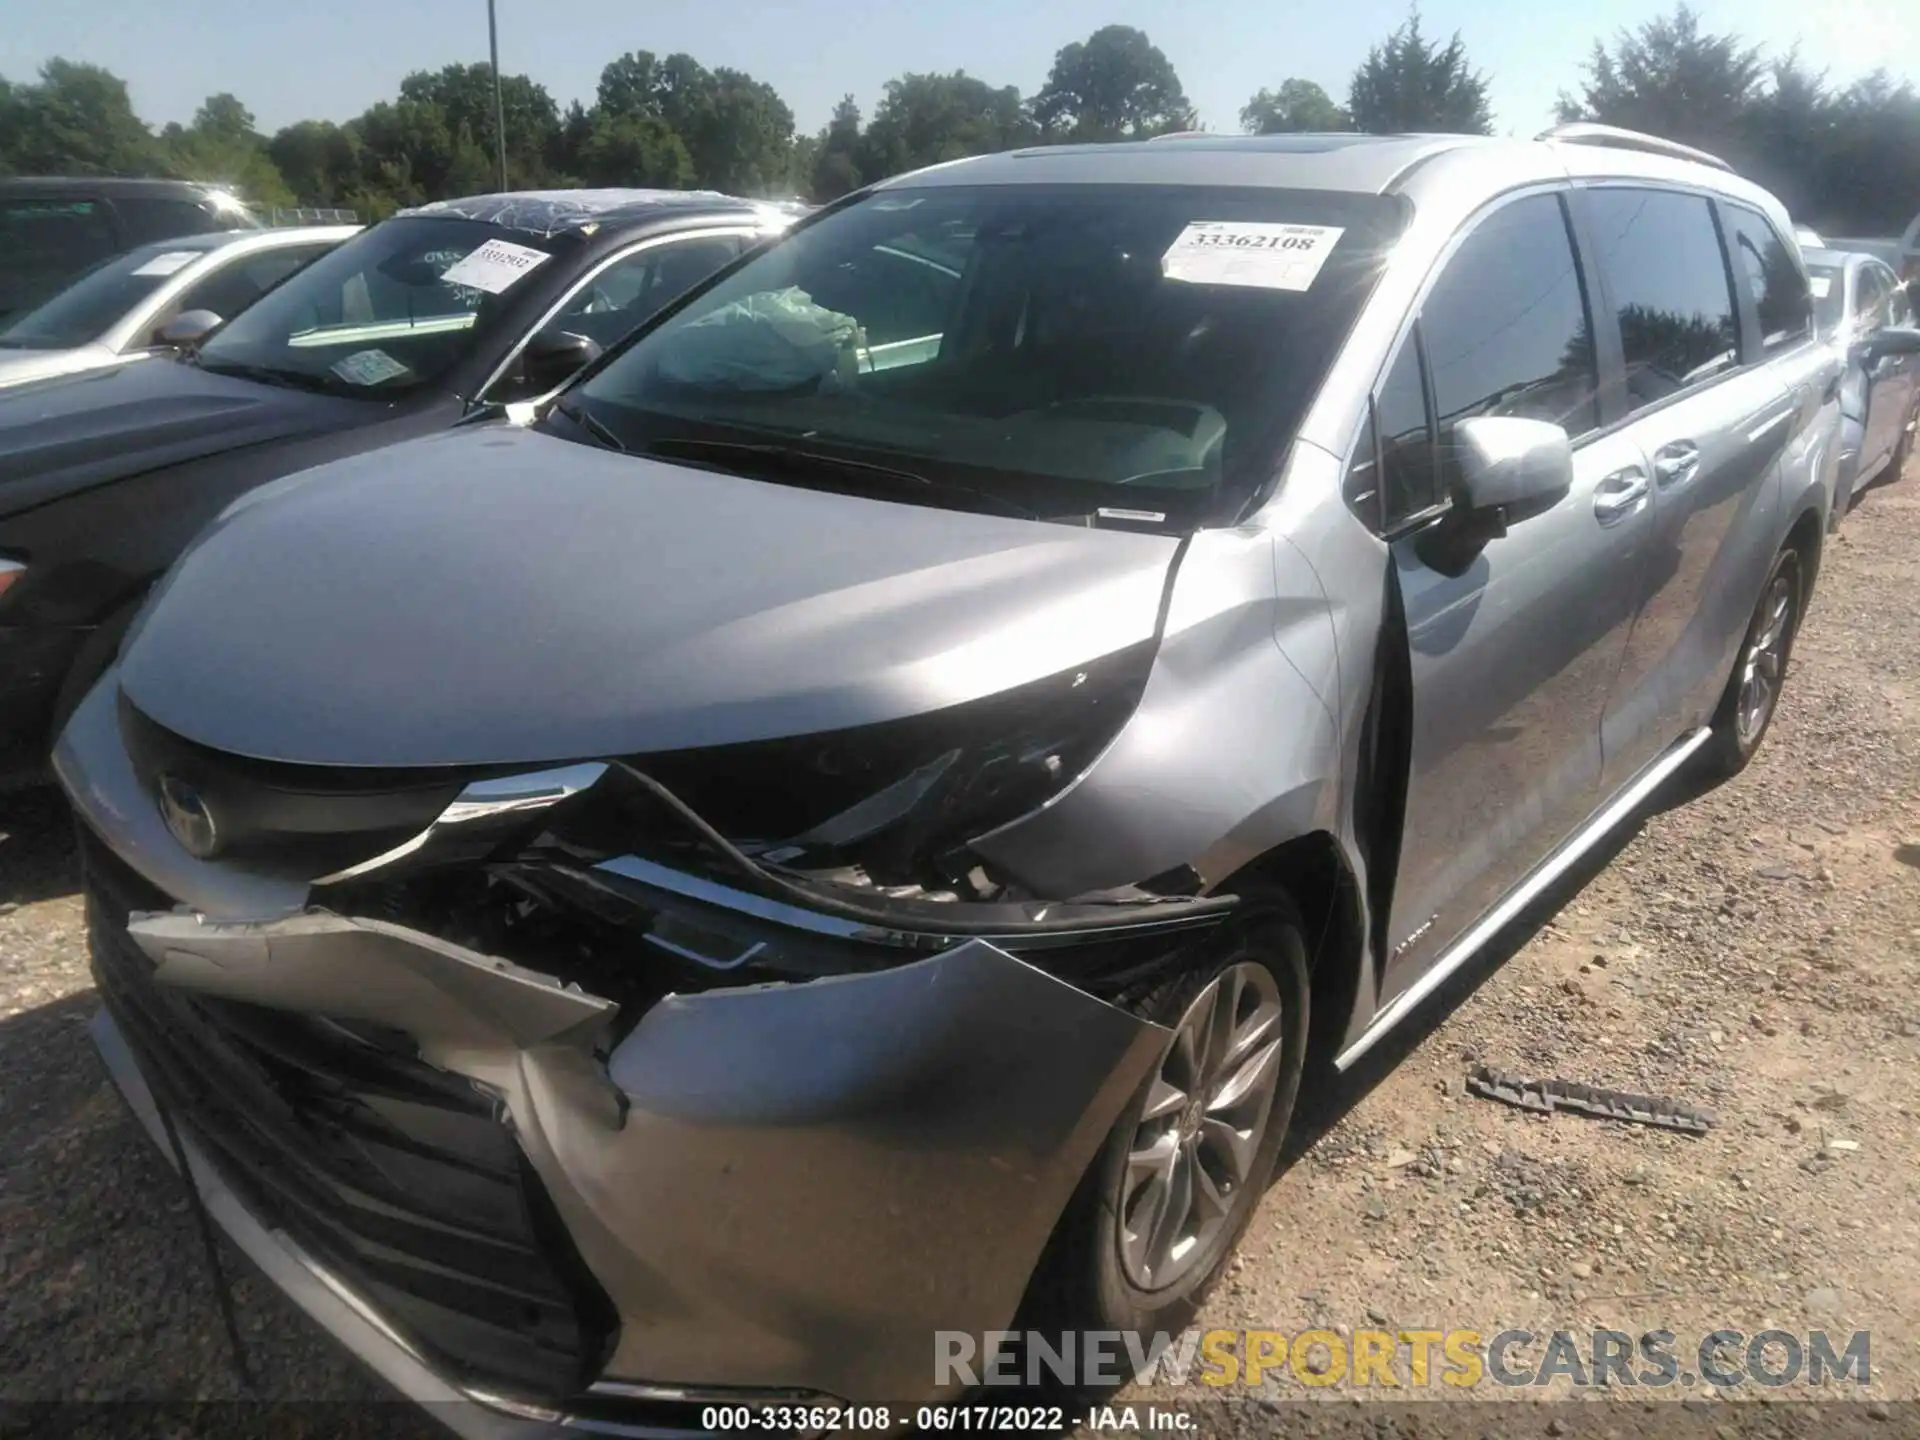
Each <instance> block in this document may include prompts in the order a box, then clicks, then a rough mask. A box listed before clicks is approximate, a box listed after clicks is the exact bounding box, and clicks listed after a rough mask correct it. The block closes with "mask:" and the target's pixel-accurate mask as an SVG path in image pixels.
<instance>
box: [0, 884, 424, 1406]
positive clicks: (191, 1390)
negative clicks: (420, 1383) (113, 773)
mask: <svg viewBox="0 0 1920 1440" xmlns="http://www.w3.org/2000/svg"><path fill="white" fill-rule="evenodd" d="M11 878H12V876H11V874H9V879H11ZM95 1007H96V1002H95V1000H94V997H93V996H92V994H91V993H89V994H85V995H75V996H69V997H68V998H66V999H63V1000H59V1001H56V1002H54V1003H53V1004H50V1005H45V1006H42V1007H41V1008H39V1009H37V1010H30V1011H25V1012H23V1013H21V1014H19V1015H15V1016H12V1017H11V1018H9V1019H7V1020H5V1021H0V1275H3V1276H4V1279H5V1283H4V1284H3V1285H0V1337H3V1338H0V1434H4V1435H6V1436H8V1437H9V1440H10V1437H12V1436H15V1435H20V1434H43V1433H44V1434H47V1435H50V1436H51V1435H59V1436H62V1437H74V1436H92V1435H101V1436H107V1435H113V1436H124V1435H134V1434H142V1435H171V1436H180V1437H187V1436H192V1437H196V1440H197V1437H199V1436H201V1435H206V1436H209V1437H211V1436H215V1435H230V1434H253V1433H259V1434H261V1435H263V1436H264V1435H272V1436H275V1437H283V1436H284V1437H299V1440H304V1437H318V1436H335V1435H353V1436H368V1437H374V1436H379V1437H394V1440H399V1437H406V1440H413V1437H415V1436H418V1437H421V1440H426V1437H429V1436H434V1437H439V1436H443V1435H445V1434H447V1433H448V1432H446V1431H444V1430H442V1429H441V1428H440V1427H439V1426H437V1425H435V1424H433V1423H432V1422H430V1421H428V1420H427V1419H426V1418H425V1417H424V1416H422V1415H421V1413H420V1412H419V1411H418V1410H416V1409H414V1408H413V1407H411V1406H407V1405H402V1404H397V1403H393V1402H394V1401H395V1398H396V1397H395V1396H394V1395H393V1392H391V1391H389V1390H387V1389H385V1388H384V1387H383V1386H381V1385H380V1384H379V1382H378V1381H376V1380H375V1379H373V1378H372V1377H371V1376H369V1375H366V1374H365V1373H364V1372H362V1371H360V1370H359V1369H358V1367H357V1366H356V1365H355V1364H354V1362H353V1361H351V1360H350V1359H349V1358H348V1357H347V1356H346V1355H345V1354H344V1352H342V1351H340V1350H339V1349H337V1348H336V1347H335V1346H334V1345H333V1343H332V1342H331V1341H330V1340H328V1339H327V1338H326V1337H325V1336H324V1335H322V1334H321V1333H320V1332H319V1331H318V1330H317V1329H316V1328H315V1327H314V1326H313V1325H312V1324H311V1322H309V1321H308V1320H307V1319H306V1317H305V1316H304V1315H302V1314H301V1313H300V1312H298V1311H297V1310H295V1309H294V1308H293V1306H292V1305H291V1304H290V1303H289V1302H288V1301H286V1300H284V1299H282V1298H281V1296H280V1294H279V1292H278V1291H277V1290H275V1289H274V1288H273V1287H272V1286H271V1285H270V1284H268V1283H267V1282H266V1281H265V1280H264V1279H263V1278H262V1277H260V1276H259V1275H258V1274H256V1273H254V1272H253V1271H252V1270H251V1267H250V1265H249V1262H248V1261H247V1260H246V1259H245V1258H244V1257H243V1256H242V1255H241V1254H240V1252H239V1251H238V1250H235V1249H234V1248H232V1247H231V1246H227V1245H223V1247H222V1258H221V1263H222V1266H223V1267H224V1270H225V1273H226V1274H227V1276H228V1277H229V1278H230V1280H231V1281H232V1283H233V1286H234V1297H235V1304H236V1309H237V1311H238V1313H239V1318H240V1324H241V1328H242V1332H243V1335H244V1338H245V1343H246V1348H247V1352H248V1358H249V1361H250V1363H251V1365H252V1368H253V1371H254V1374H255V1376H256V1389H255V1393H254V1394H252V1395H249V1394H247V1393H246V1392H244V1391H242V1389H241V1388H240V1386H239V1384H238V1383H237V1381H236V1379H235V1375H234V1371H233V1368H232V1364H231V1360H230V1357H229V1352H228V1349H227V1342H226V1337H225V1333H224V1331H223V1330H222V1328H221V1324H220V1317H219V1310H218V1309H217V1307H216V1301H215V1299H214V1293H213V1290H212V1287H211V1283H210V1280H209V1276H208V1274H207V1270H206V1262H205V1253H204V1251H203V1250H202V1249H201V1244H200V1239H199V1235H198V1232H197V1231H196V1229H195V1228H194V1223H193V1217H192V1215H191V1213H190V1212H189V1210H188V1208H187V1201H186V1195H185V1192H184V1191H183V1190H182V1189H181V1187H180V1183H179V1181H178V1179H177V1178H176V1177H175V1175H174V1173H173V1171H172V1169H171V1168H170V1167H169V1166H168V1165H167V1164H166V1163H165V1161H164V1160H163V1159H162V1158H161V1157H160V1155H159V1153H158V1152H157V1151H156V1150H155V1149H154V1148H153V1147H152V1146H151V1145H150V1144H149V1143H148V1140H147V1137H146V1133H145V1132H144V1131H143V1130H141V1129H140V1127H139V1126H138V1125H137V1124H136V1123H135V1122H134V1120H133V1118H132V1116H131V1115H130V1114H129V1112H128V1111H127V1109H126V1107H125V1105H124V1104H123V1103H122V1101H121V1099H120V1096H119V1093H118V1092H117V1091H115V1090H114V1088H113V1086H112V1084H111V1082H109V1081H108V1079H107V1075H106V1071H105V1069H104V1068H103V1067H102V1066H101V1064H100V1062H99V1060H98V1059H97V1058H96V1056H95V1054H94V1049H93V1042H92V1040H91V1039H90V1038H89V1036H88V1033H87V1022H88V1021H89V1020H91V1019H92V1017H93V1013H94V1010H95Z"/></svg>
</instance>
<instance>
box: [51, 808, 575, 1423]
mask: <svg viewBox="0 0 1920 1440" xmlns="http://www.w3.org/2000/svg"><path fill="white" fill-rule="evenodd" d="M83 854H84V857H85V861H86V872H87V920H88V931H89V938H90V945H91V950H92V956H93V968H94V974H95V977H96V979H97V980H98V982H99V985H100V991H101V994H102V996H103V997H104V999H105V1001H106V1005H107V1009H108V1010H109V1011H110V1012H111V1014H112V1015H113V1018H114V1021H115V1022H116V1023H117V1024H118V1026H119V1027H120V1030H121V1032H122V1033H123V1034H124V1035H125V1036H126V1039H127V1042H128V1044H129V1045H130V1046H131V1047H132V1049H133V1051H134V1054H135V1055H136V1057H137V1058H138V1060H139V1063H140V1069H141V1073H142V1074H143V1075H144V1076H145V1077H146V1080H147V1083H148V1085H149V1086H150V1087H152V1088H153V1090H154V1091H155V1092H156V1093H157V1094H158V1096H159V1097H160V1098H161V1099H162V1101H163V1102H164V1103H165V1104H166V1105H167V1106H168V1107H169V1109H170V1111H171V1112H172V1114H173V1115H174V1116H175V1118H176V1120H177V1121H179V1122H180V1123H181V1124H183V1125H184V1126H185V1127H186V1128H188V1129H189V1130H190V1131H191V1132H192V1133H193V1134H194V1136H195V1137H196V1138H197V1139H198V1140H199V1141H200V1142H201V1143H202V1145H203V1146H204V1147H205V1148H207V1149H208V1150H209V1152H210V1154H211V1156H212V1158H213V1160H214V1161H215V1163H216V1164H217V1165H218V1166H219V1168H220V1171H221V1173H222V1176H223V1177H224V1178H225V1179H226V1180H227V1182H228V1184H230V1185H232V1186H233V1187H234V1189H235V1190H236V1191H237V1192H238V1193H239V1194H240V1195H241V1197H242V1198H243V1199H244V1200H245V1201H246V1203H247V1204H248V1206H249V1208H250V1209H252V1210H253V1212H254V1213H255V1214H256V1215H257V1216H259V1217H260V1218H261V1219H262V1220H263V1221H265V1222H266V1223H268V1224H270V1225H273V1226H277V1227H279V1228H282V1229H284V1230H285V1231H286V1232H287V1233H288V1234H289V1235H291V1236H292V1237H293V1238H294V1239H295V1240H296V1241H298V1242H299V1243H300V1245H302V1246H303V1247H304V1248H305V1249H306V1250H307V1251H308V1252H309V1253H310V1254H312V1255H313V1256H314V1258H315V1259H317V1260H319V1261H320V1262H321V1263H322V1264H324V1265H326V1266H327V1267H328V1268H329V1269H331V1270H332V1271H333V1273H334V1274H335V1275H337V1276H338V1277H339V1278H340V1279H341V1280H342V1281H344V1282H345V1283H346V1284H347V1285H349V1286H350V1287H351V1288H352V1289H354V1290H355V1291H356V1292H358V1293H359V1294H360V1295H361V1296H362V1297H363V1298H364V1299H365V1300H366V1301H367V1302H368V1303H370V1304H371V1305H372V1306H373V1307H374V1308H375V1309H377V1310H378V1311H379V1312H380V1314H381V1316H382V1317H383V1318H384V1319H385V1320H386V1321H387V1322H388V1323H389V1324H390V1325H392V1327H393V1328H394V1329H395V1330H396V1331H398V1332H400V1333H401V1334H402V1335H404V1336H405V1337H406V1338H407V1339H408V1340H409V1341H410V1342H411V1343H413V1344H414V1345H415V1346H416V1347H417V1348H418V1349H419V1350H420V1351H421V1352H422V1353H423V1354H425V1355H426V1356H427V1357H428V1358H429V1359H431V1360H432V1361H433V1362H434V1363H435V1365H436V1366H437V1367H438V1368H440V1369H441V1370H442V1371H443V1373H446V1374H448V1375H449V1376H451V1377H452V1378H455V1379H458V1380H464V1381H467V1382H469V1383H472V1384H475V1385H478V1386H480V1387H482V1388H486V1389H489V1390H493V1391H496V1392H501V1393H507V1394H513V1395H519V1396H523V1397H526V1398H529V1399H542V1400H549V1401H551V1400H561V1399H566V1398H569V1397H571V1396H573V1395H575V1394H577V1393H578V1392H579V1390H580V1389H581V1388H582V1387H583V1386H584V1385H585V1384H586V1383H588V1382H589V1381H590V1380H591V1379H592V1378H593V1377H594V1375H596V1374H597V1373H598V1370H599V1367H600V1364H601V1362H602V1361H603V1360H604V1358H605V1356H606V1353H607V1350H608V1346H609V1343H610V1340H611V1338H612V1333H613V1315H612V1309H611V1306H610V1304H609V1303H608V1301H607V1300H606V1297H605V1296H604V1294H603V1293H602V1292H601V1291H600V1290H599V1288H598V1287H597V1286H596V1285H595V1284H594V1283H593V1281H592V1279H591V1277H590V1276H589V1275H588V1274H587V1272H586V1269H585V1267H584V1265H583V1264H582V1262H581V1261H580V1260H579V1257H578V1255H577V1254H576V1253H575V1252H574V1250H573V1248H572V1245H571V1243H570V1242H569V1241H568V1240H567V1238H566V1236H565V1233H564V1231H563V1230H562V1229H561V1227H560V1223H559V1221H558V1218H557V1217H556V1216H555V1215H554V1214H553V1213H552V1210H551V1202H550V1201H549V1200H548V1199H547V1196H546V1193H545V1191H544V1190H543V1189H542V1188H541V1186H540V1184H539V1181H538V1179H537V1178H536V1177H535V1176H534V1174H533V1173H532V1171H531V1169H530V1168H529V1167H528V1165H527V1163H526V1160H525V1157H524V1156H523V1155H522V1154H521V1152H520V1150H519V1147H518V1146H517V1145H516V1144H515V1143H514V1141H513V1138H512V1136H511V1135H510V1134H509V1133H508V1131H507V1129H506V1128H505V1126H504V1125H503V1124H502V1123H501V1117H500V1115H499V1113H498V1110H497V1107H496V1105H495V1102H493V1101H492V1100H491V1099H489V1098H488V1097H487V1096H486V1095H484V1094H483V1093H481V1092H480V1091H479V1090H478V1089H477V1088H476V1087H474V1086H473V1085H471V1084H470V1083H469V1082H467V1081H465V1080H463V1079H461V1078H459V1077H458V1076H453V1075H448V1074H446V1073H445V1072H443V1071H440V1070H436V1069H434V1068H433V1067H431V1066H429V1065H427V1064H426V1063H424V1062H423V1061H421V1060H420V1059H419V1058H418V1056H417V1055H415V1054H413V1053H412V1052H411V1049H410V1047H409V1046H408V1045H407V1044H406V1043H405V1041H404V1038H403V1037H399V1036H391V1035H382V1034H380V1033H379V1032H377V1031H375V1030H372V1029H370V1028H368V1027H359V1026H354V1027H349V1026H345V1025H340V1024H335V1023H333V1022H330V1021H325V1020H319V1019H315V1018H312V1017H307V1016H297V1015H289V1014H286V1013H283V1012H280V1011H274V1010H268V1009H265V1008H262V1007H259V1006H253V1005H245V1004H239V1003H235V1002H228V1001H220V1000H213V999H207V998H193V999H190V998H188V997H187V996H186V995H185V994H184V993H182V992H178V991H175V990H172V989H171V988H169V987H166V986H161V985H157V984H155V983H154V982H153V980H152V966H151V964H150V963H149V961H148V960H147V958H146V956H145V954H144V953H143V952H142V951H141V950H140V948H139V947H138V946H137V945H136V944H134V942H133V940H132V939H131V937H130V936H129V935H128V934H127V931H126V920H127V915H128V913H129V912H130V911H134V910H154V909H162V910H164V909H170V908H171V904H170V902H168V901H167V900H166V899H165V897H163V896H162V895H160V894H159V893H158V892H156V891H155V890H154V889H153V888H152V887H151V886H149V885H148V884H147V883H146V882H145V881H144V880H143V879H142V878H141V877H139V876H138V875H136V874H134V873H133V872H132V871H131V870H130V869H128V868H127V867H126V866H125V865H124V864H123V863H122V862H121V861H120V860H119V859H118V858H117V857H115V856H114V855H112V854H111V853H110V852H108V851H107V850H105V849H104V848H103V847H102V846H101V845H100V844H99V843H98V842H97V841H94V840H92V839H91V837H88V838H87V839H86V842H85V843H84V845H83Z"/></svg>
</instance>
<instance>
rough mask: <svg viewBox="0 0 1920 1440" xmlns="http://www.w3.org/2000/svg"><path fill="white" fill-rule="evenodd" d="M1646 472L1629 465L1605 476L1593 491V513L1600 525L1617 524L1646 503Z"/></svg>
mask: <svg viewBox="0 0 1920 1440" xmlns="http://www.w3.org/2000/svg"><path fill="white" fill-rule="evenodd" d="M1652 488H1653V487H1652V484H1651V482H1649V481H1648V479H1647V472H1646V471H1644V470H1642V469H1641V468H1640V467H1639V466H1638V465H1629V466H1628V467H1627V468H1626V469H1624V470H1616V471H1614V472H1613V474H1611V475H1609V476H1607V478H1606V479H1604V480H1602V481H1601V482H1600V484H1599V485H1598V486H1597V487H1596V488H1595V490H1594V492H1593V513H1594V516H1595V518H1597V519H1598V520H1599V521H1600V523H1601V524H1602V525H1618V524H1619V523H1620V522H1621V521H1622V520H1624V519H1626V518H1627V517H1628V516H1629V515H1632V514H1634V513H1635V512H1636V511H1638V510H1639V509H1640V508H1641V507H1642V506H1643V505H1645V504H1646V503H1647V492H1648V491H1649V490H1650V489H1652Z"/></svg>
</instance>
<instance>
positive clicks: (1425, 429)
mask: <svg viewBox="0 0 1920 1440" xmlns="http://www.w3.org/2000/svg"><path fill="white" fill-rule="evenodd" d="M1346 488H1347V503H1348V504H1349V505H1350V506H1352V507H1353V510H1354V513H1355V514H1357V515H1359V516H1360V518H1361V519H1363V520H1365V521H1366V522H1367V523H1368V524H1369V525H1371V526H1373V527H1374V528H1376V529H1378V530H1382V531H1387V530H1392V529H1394V528H1395V527H1396V526H1398V525H1399V524H1401V523H1402V522H1403V521H1405V520H1407V519H1409V518H1410V517H1412V516H1414V515H1418V514H1420V513H1421V512H1422V511H1424V510H1431V509H1432V508H1433V507H1434V506H1435V505H1437V504H1438V503H1439V501H1440V480H1439V474H1438V472H1437V470H1436V468H1435V464H1434V445H1433V428H1432V422H1431V419H1430V417H1429V413H1428V410H1427V394H1426V386H1425V384H1424V381H1423V377H1422V376H1421V373H1420V334H1419V328H1418V327H1417V326H1416V327H1415V328H1414V330H1413V331H1412V332H1411V333H1410V334H1409V335H1408V336H1407V338H1406V340H1405V341H1403V342H1402V344H1401V346H1400V353H1399V354H1398V355H1397V356H1396V357H1394V362H1393V364H1392V366H1390V367H1389V368H1388V370H1387V374H1386V378H1385V379H1384V380H1382V381H1381V382H1380V389H1379V391H1378V392H1377V393H1376V394H1375V395H1374V397H1373V408H1372V412H1371V413H1370V414H1369V415H1368V417H1367V423H1366V424H1365V425H1364V426H1362V427H1361V432H1360V443H1359V445H1358V446H1356V447H1355V449H1354V455H1353V461H1352V463H1351V464H1350V465H1349V466H1348V468H1347V487H1346Z"/></svg>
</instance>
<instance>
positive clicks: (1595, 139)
mask: <svg viewBox="0 0 1920 1440" xmlns="http://www.w3.org/2000/svg"><path fill="white" fill-rule="evenodd" d="M1533 138H1534V139H1536V140H1558V141H1560V142H1561V143H1562V144H1564V145H1609V146H1612V147H1613V148H1614V149H1616V150H1644V151H1646V152H1647V153H1648V154H1649V155H1665V156H1667V157H1669V158H1670V159H1674V160H1691V161H1692V162H1693V163H1694V164H1696V165H1711V166H1712V167H1713V168H1714V169H1716V170H1725V171H1726V172H1727V173H1728V174H1732V173H1733V166H1731V165H1729V164H1728V163H1727V162H1726V161H1724V160H1722V159H1721V158H1720V157H1719V156H1718V155H1709V154H1708V153H1707V152H1706V151H1705V150H1696V149H1694V148H1693V146H1691V145H1682V144H1681V143H1680V142H1679V141H1677V140H1662V139H1661V138H1660V137H1659V136H1658V135H1647V134H1643V133H1642V132H1641V131H1638V130H1623V129H1621V128H1620V127H1619V126H1618V125H1600V124H1596V123H1595V122H1593V121H1591V120H1575V121H1572V122H1570V123H1569V124H1566V125H1555V126H1554V127H1553V128H1552V129H1550V130H1542V131H1541V132H1540V133H1539V134H1538V135H1536V136H1534V137H1533Z"/></svg>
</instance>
